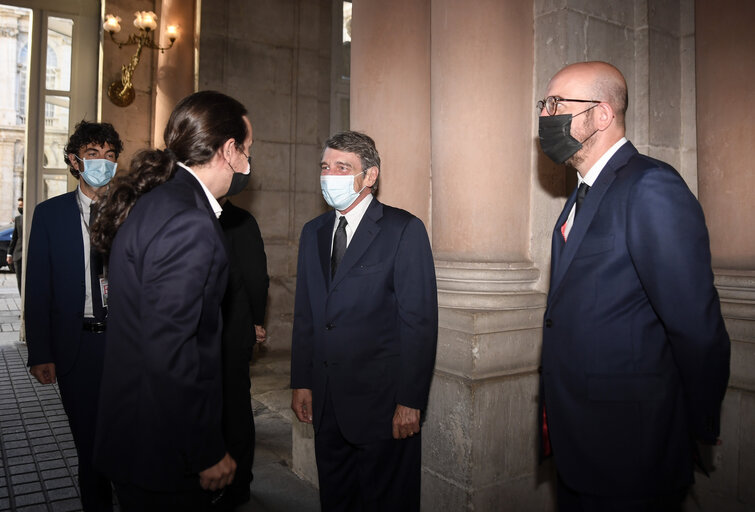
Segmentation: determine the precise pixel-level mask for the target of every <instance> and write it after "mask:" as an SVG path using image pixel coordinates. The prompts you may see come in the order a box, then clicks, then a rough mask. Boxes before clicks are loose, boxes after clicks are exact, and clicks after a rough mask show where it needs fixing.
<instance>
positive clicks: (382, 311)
mask: <svg viewBox="0 0 755 512" xmlns="http://www.w3.org/2000/svg"><path fill="white" fill-rule="evenodd" d="M334 223H335V211H330V212H327V213H325V214H323V215H320V216H319V217H317V218H315V219H314V220H312V221H310V222H308V223H307V224H306V225H305V226H304V229H303V230H302V234H301V239H300V241H299V263H298V270H297V279H296V299H295V306H294V327H293V338H292V346H291V387H292V388H307V389H311V390H312V394H313V406H312V408H313V417H314V427H315V431H317V429H318V426H319V423H320V420H321V416H322V411H323V406H324V398H325V389H326V386H327V388H328V390H329V392H330V396H331V398H332V401H333V408H334V410H335V414H336V417H337V420H338V425H339V426H340V428H341V431H342V433H343V435H344V436H345V437H346V439H347V440H348V441H349V442H352V443H366V442H372V441H376V440H379V439H389V438H391V437H392V421H393V413H394V411H395V408H396V405H397V404H400V405H404V406H407V407H412V408H415V409H424V408H425V407H426V405H427V398H428V394H429V389H430V381H431V379H432V374H433V368H434V366H435V350H436V344H437V338H438V297H437V290H436V282H435V265H434V263H433V256H432V251H431V249H430V242H429V240H428V237H427V232H426V231H425V226H424V225H423V224H422V221H420V220H419V219H418V218H417V217H415V216H413V215H411V214H410V213H408V212H406V211H404V210H400V209H398V208H392V207H390V206H385V205H383V204H381V203H380V202H378V201H377V200H376V199H373V201H372V202H371V204H370V205H369V206H368V208H367V211H366V212H365V214H364V217H363V218H362V220H361V222H360V223H359V226H358V227H357V230H356V232H355V233H354V236H353V238H352V240H351V243H350V244H349V246H348V248H347V250H346V253H345V254H344V257H343V260H342V261H341V264H340V265H339V266H338V270H337V272H336V275H335V277H334V278H333V280H332V282H331V278H330V252H331V247H332V237H333V229H334V226H335V224H334Z"/></svg>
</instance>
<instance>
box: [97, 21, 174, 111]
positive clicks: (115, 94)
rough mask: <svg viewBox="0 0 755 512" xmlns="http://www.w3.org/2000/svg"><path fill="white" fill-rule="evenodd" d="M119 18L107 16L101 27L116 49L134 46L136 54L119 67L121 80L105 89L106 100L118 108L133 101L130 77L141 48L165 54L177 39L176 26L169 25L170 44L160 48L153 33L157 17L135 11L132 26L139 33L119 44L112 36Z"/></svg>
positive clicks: (132, 87)
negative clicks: (108, 35)
mask: <svg viewBox="0 0 755 512" xmlns="http://www.w3.org/2000/svg"><path fill="white" fill-rule="evenodd" d="M120 22H121V18H120V16H113V15H112V14H107V15H106V16H105V24H104V25H103V27H104V29H105V31H106V32H107V33H108V34H110V39H111V40H112V41H113V42H114V43H115V44H117V45H118V48H123V47H124V46H132V45H136V53H135V54H134V55H133V56H132V57H131V60H130V61H129V63H128V64H124V65H123V66H122V67H121V79H120V80H116V81H114V82H113V83H111V84H110V87H108V89H107V95H108V98H110V101H112V102H113V103H115V104H116V105H118V106H119V107H125V106H128V105H130V104H131V102H132V101H134V86H133V84H132V83H131V77H132V76H133V74H134V70H135V69H136V65H137V64H139V58H140V57H141V55H142V48H144V47H145V46H146V47H147V48H151V49H153V50H160V52H161V53H165V50H170V49H171V48H173V43H175V42H176V39H177V38H178V27H177V26H176V25H169V26H168V28H167V29H166V31H165V32H166V35H167V36H168V40H169V41H170V44H169V45H168V46H166V47H164V48H163V47H161V46H160V45H159V44H157V43H156V42H155V36H154V34H155V32H154V30H155V29H156V28H157V16H156V15H155V13H154V12H152V11H137V12H135V13H134V26H135V27H136V28H138V29H139V32H134V33H133V34H131V35H130V36H128V39H127V40H126V41H123V42H120V41H116V40H115V36H114V35H113V34H117V33H118V32H120V31H121V23H120Z"/></svg>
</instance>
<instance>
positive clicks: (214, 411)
mask: <svg viewBox="0 0 755 512" xmlns="http://www.w3.org/2000/svg"><path fill="white" fill-rule="evenodd" d="M246 113H247V111H246V107H244V105H242V104H241V103H239V102H238V101H237V100H235V99H233V98H231V97H229V96H227V95H225V94H222V93H218V92H214V91H199V92H196V93H194V94H191V95H189V96H187V97H186V98H184V99H182V100H181V101H180V102H179V103H178V104H177V105H176V107H175V109H174V110H173V112H172V113H171V115H170V118H169V119H168V124H167V126H166V127H165V131H164V135H163V138H164V140H165V146H166V149H165V150H146V151H143V152H140V153H139V154H137V155H136V156H135V157H134V158H133V159H132V161H131V172H129V174H128V175H125V176H123V178H121V179H118V180H117V181H116V182H114V183H113V185H112V187H111V190H110V192H109V194H108V196H107V199H106V201H105V204H104V205H103V208H102V209H101V212H100V215H99V217H98V220H97V222H96V223H95V225H94V227H93V230H92V240H93V241H94V242H95V244H97V245H98V247H100V248H102V249H103V250H104V251H108V252H109V254H110V286H111V288H110V289H111V293H110V297H109V299H110V300H109V307H110V312H111V317H110V320H109V322H108V332H107V349H106V353H105V364H104V372H103V378H102V392H101V393H100V410H99V417H98V422H97V437H96V440H95V454H94V464H95V467H97V468H99V469H101V470H102V471H103V472H104V473H105V474H107V475H108V476H109V477H110V479H111V480H112V481H113V485H114V487H115V492H116V494H117V495H118V500H119V505H120V510H121V511H122V512H130V511H134V512H149V511H153V512H163V511H166V510H181V511H182V512H197V511H204V510H210V509H211V505H212V502H213V501H217V500H218V499H219V498H220V497H221V493H222V492H224V491H222V489H224V488H225V487H226V486H228V485H229V484H230V483H231V482H232V481H233V479H234V474H235V471H236V462H235V460H234V459H233V456H232V455H231V453H230V446H229V444H228V442H227V440H226V439H225V438H224V435H223V423H222V420H223V416H222V413H223V380H222V347H221V332H222V330H223V318H222V314H221V304H222V300H223V295H224V294H225V291H226V285H227V282H228V275H229V268H228V267H229V266H228V259H229V254H228V245H227V244H226V242H225V240H224V236H223V231H222V228H221V225H220V223H219V222H218V217H220V215H221V213H222V208H221V206H220V204H219V202H218V198H221V197H223V196H226V195H229V194H233V193H235V192H237V191H238V188H239V187H238V185H235V184H239V183H240V184H241V185H243V183H244V179H248V175H249V172H250V167H249V156H250V154H251V147H252V137H253V131H252V125H251V122H250V121H249V118H248V117H247V115H246ZM244 175H246V176H247V178H243V176H244ZM237 176H242V178H240V179H241V181H239V178H237Z"/></svg>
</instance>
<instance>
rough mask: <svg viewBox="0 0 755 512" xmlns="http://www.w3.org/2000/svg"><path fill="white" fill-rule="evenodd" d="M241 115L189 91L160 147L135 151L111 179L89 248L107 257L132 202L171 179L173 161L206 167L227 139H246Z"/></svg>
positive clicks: (217, 99) (217, 97) (230, 104)
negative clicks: (122, 170) (128, 164)
mask: <svg viewBox="0 0 755 512" xmlns="http://www.w3.org/2000/svg"><path fill="white" fill-rule="evenodd" d="M246 113H247V111H246V108H245V107H244V105H242V104H241V103H239V102H238V101H236V100H235V99H233V98H231V97H230V96H226V95H225V94H222V93H219V92H215V91H200V92H195V93H194V94H192V95H190V96H187V97H186V98H184V99H182V100H181V101H180V102H179V103H178V105H176V108H175V109H173V113H171V115H170V118H169V119H168V125H167V126H166V127H165V133H164V134H163V137H164V139H165V145H166V148H165V149H164V150H159V149H148V150H142V151H140V152H139V153H137V154H136V155H135V156H134V158H133V160H131V171H130V172H127V173H123V174H119V175H117V176H116V177H115V178H113V181H112V182H111V185H110V188H109V189H108V192H107V195H106V196H105V198H104V199H103V200H101V201H102V204H101V206H100V208H99V215H98V216H97V218H96V219H95V220H94V222H93V223H92V244H93V245H94V246H95V247H97V249H99V250H100V252H102V253H104V254H108V253H109V252H110V247H111V246H112V243H113V238H115V233H116V232H117V231H118V228H119V227H120V226H121V224H123V222H124V221H125V220H126V217H128V214H129V212H130V211H131V208H133V206H134V203H136V200H137V199H139V198H140V197H141V196H142V195H144V194H146V193H147V192H149V191H150V190H152V189H153V188H155V187H156V186H158V185H160V184H162V183H165V182H166V181H168V180H169V179H170V178H172V177H173V175H174V174H175V171H176V167H177V166H176V162H182V163H184V164H186V165H187V166H189V167H191V166H195V165H202V164H206V163H207V162H209V161H210V160H212V158H213V157H214V156H215V154H216V153H217V151H218V149H220V148H221V147H222V146H223V144H225V142H226V141H227V140H228V139H234V140H235V141H236V144H237V145H242V144H243V142H244V141H245V140H246V138H247V136H248V135H249V132H248V131H247V127H246V123H244V116H245V115H246Z"/></svg>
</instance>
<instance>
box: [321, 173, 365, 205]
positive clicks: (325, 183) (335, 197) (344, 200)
mask: <svg viewBox="0 0 755 512" xmlns="http://www.w3.org/2000/svg"><path fill="white" fill-rule="evenodd" d="M365 172H366V171H362V172H358V173H356V174H348V175H346V176H342V175H333V174H328V175H325V176H320V188H321V189H322V197H323V198H325V202H326V203H328V204H329V205H330V206H332V207H333V208H335V209H336V210H338V211H343V210H345V209H346V208H348V207H349V206H351V203H353V202H354V201H356V199H357V197H359V194H361V193H362V190H364V189H365V187H362V188H361V190H360V191H359V192H355V191H354V177H355V176H359V175H360V174H364V173H365Z"/></svg>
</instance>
